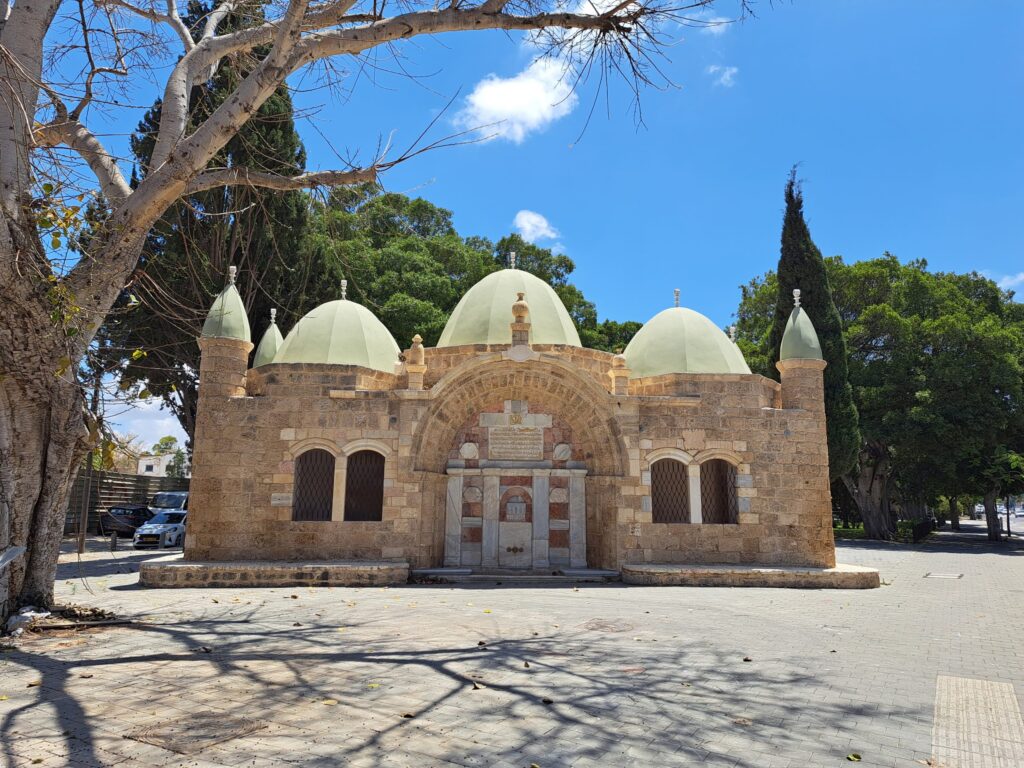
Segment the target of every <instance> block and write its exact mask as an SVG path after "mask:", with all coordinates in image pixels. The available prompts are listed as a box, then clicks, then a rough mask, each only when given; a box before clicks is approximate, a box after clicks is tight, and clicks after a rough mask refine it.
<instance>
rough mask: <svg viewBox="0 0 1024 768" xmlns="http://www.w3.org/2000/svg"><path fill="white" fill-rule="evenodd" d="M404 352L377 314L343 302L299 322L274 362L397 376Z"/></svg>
mask: <svg viewBox="0 0 1024 768" xmlns="http://www.w3.org/2000/svg"><path fill="white" fill-rule="evenodd" d="M400 351H401V350H399V349H398V344H396V343H395V340H394V338H392V336H391V334H390V333H389V332H388V329H387V328H385V327H384V324H383V323H382V322H381V321H380V320H378V319H377V318H376V317H375V316H374V314H373V312H371V311H370V310H368V309H367V308H366V307H364V306H363V305H362V304H356V303H355V302H353V301H347V300H345V299H340V300H338V301H329V302H327V303H326V304H321V305H320V306H319V307H317V308H316V309H314V310H311V311H310V312H309V313H308V314H307V315H306V316H305V317H303V318H302V319H301V320H299V322H297V323H296V324H295V327H294V328H292V329H291V331H289V333H288V336H287V337H286V338H285V340H284V343H283V344H281V348H280V349H279V350H278V351H277V355H276V356H275V357H274V362H275V363H327V364H329V365H361V366H363V367H364V368H373V369H374V370H377V371H384V372H386V373H394V371H395V363H397V362H398V355H399V353H400Z"/></svg>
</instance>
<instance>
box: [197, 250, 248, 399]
mask: <svg viewBox="0 0 1024 768" xmlns="http://www.w3.org/2000/svg"><path fill="white" fill-rule="evenodd" d="M235 274H236V269H235V267H228V284H227V285H226V286H224V290H223V291H221V292H220V294H218V296H217V298H216V299H215V300H214V302H213V306H212V307H211V308H210V314H208V315H207V316H206V322H205V323H203V332H202V335H201V336H200V337H199V351H200V357H199V361H200V362H199V397H200V398H203V397H210V396H215V397H216V396H220V397H241V396H243V395H245V372H246V370H247V369H248V367H249V353H250V352H252V339H251V338H250V335H249V318H248V316H247V315H246V314H245V306H243V304H242V297H241V296H239V295H238V289H237V288H235Z"/></svg>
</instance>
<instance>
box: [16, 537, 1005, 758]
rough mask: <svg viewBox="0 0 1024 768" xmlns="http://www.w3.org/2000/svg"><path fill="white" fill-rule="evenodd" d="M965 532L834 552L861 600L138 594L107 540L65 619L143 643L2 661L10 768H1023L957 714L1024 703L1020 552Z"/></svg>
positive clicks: (606, 593) (473, 593) (130, 560)
mask: <svg viewBox="0 0 1024 768" xmlns="http://www.w3.org/2000/svg"><path fill="white" fill-rule="evenodd" d="M965 527H966V528H967V529H968V531H967V533H966V534H965V535H962V536H959V537H954V536H951V535H949V534H944V535H942V536H939V537H937V538H936V539H935V540H934V541H933V542H931V543H928V544H926V545H920V546H916V547H909V546H897V545H887V544H860V543H856V544H845V545H841V546H840V548H839V559H840V561H842V562H847V563H853V564H858V565H868V566H872V567H877V568H879V569H880V570H881V573H882V578H883V581H884V586H883V587H882V588H881V589H877V590H865V591H830V590H822V591H811V590H769V589H728V588H685V587H626V586H622V585H616V584H611V585H587V584H581V585H579V586H578V587H573V586H571V585H565V586H562V585H557V586H533V587H529V586H528V587H522V586H509V585H503V586H499V587H494V586H490V587H488V586H481V585H472V586H452V585H445V586H442V585H429V586H427V585H422V586H408V587H402V588H389V589H380V588H364V589H347V588H323V589H308V588H303V589H254V590H233V589H218V590H213V589H202V590H145V589H140V588H138V587H137V578H138V576H137V570H138V563H139V561H140V560H142V559H144V558H146V557H152V556H154V555H152V554H151V553H150V554H136V553H134V552H130V551H121V552H117V553H115V554H113V555H112V554H111V553H109V552H104V551H103V549H102V544H101V542H99V541H95V542H92V545H91V549H93V550H94V551H91V552H89V553H87V554H86V555H84V556H82V558H81V559H79V557H78V556H77V555H75V554H71V553H69V554H66V555H64V556H63V558H62V561H61V566H60V573H59V580H58V593H59V597H60V599H61V600H63V601H65V602H73V603H77V604H82V605H95V606H100V607H104V608H108V609H112V610H115V611H117V612H118V613H119V614H120V615H121V616H123V617H126V618H131V619H134V620H136V621H137V622H138V623H137V624H135V625H133V626H130V627H122V628H106V629H103V630H100V631H93V632H88V633H85V632H79V633H77V634H73V633H67V632H65V633H48V634H46V635H44V636H39V637H32V638H29V639H26V640H23V641H20V642H19V643H18V645H17V647H16V648H15V649H14V650H8V651H5V652H3V653H0V697H4V698H2V699H0V755H2V756H0V763H2V764H3V765H7V766H19V767H20V766H31V765H41V766H44V767H49V766H65V765H66V766H124V767H125V768H129V767H132V768H134V767H135V766H189V767H190V768H214V767H215V766H250V767H255V768H261V767H263V766H282V767H283V768H287V767H288V766H292V765H303V766H343V765H344V766H356V767H358V766H388V767H391V766H410V767H413V766H415V767H417V768H418V767H419V766H467V767H469V766H494V767H495V768H512V767H513V766H519V767H522V768H526V767H527V766H530V765H531V764H535V765H537V766H540V767H541V768H562V767H563V766H564V767H569V766H571V767H572V768H585V767H588V766H594V767H596V766H601V767H602V768H607V767H608V766H690V765H694V766H742V767H744V768H746V767H750V768H754V767H757V768H814V767H816V766H844V765H851V764H852V763H850V762H849V761H848V760H847V755H850V754H851V753H857V754H859V755H860V756H861V758H862V760H861V763H860V764H861V765H865V766H887V767H889V766H916V765H929V764H931V765H939V764H940V762H939V759H941V760H942V761H943V762H942V763H941V764H942V765H945V766H947V768H958V764H959V765H961V766H972V768H973V766H979V768H989V767H990V766H991V767H992V768H1020V765H1019V764H1015V763H1011V762H1008V761H1009V760H1011V759H1013V757H1012V756H1013V755H1014V754H1018V753H1015V752H1014V749H1016V748H1017V747H1021V748H1024V744H1018V743H1017V742H1015V739H1020V740H1024V735H1016V736H1015V735H1014V733H1013V728H1014V726H1013V720H1012V717H1011V716H1010V715H1006V713H1004V712H1002V711H1001V712H999V713H995V715H999V717H995V716H994V715H993V717H988V716H987V715H986V713H985V712H984V711H983V710H984V708H985V707H986V700H985V696H984V695H981V696H980V698H979V697H978V696H975V697H974V698H971V696H970V695H969V694H968V693H964V694H958V693H956V692H957V691H967V692H970V691H978V690H981V691H984V690H998V691H1001V692H1003V693H1002V694H1001V701H1002V704H1001V705H1000V706H1001V707H1003V708H1004V709H1005V707H1006V702H1007V700H1008V701H1010V702H1012V701H1013V698H1012V696H1010V693H1012V694H1013V695H1015V696H1016V697H1017V701H1018V702H1019V701H1020V697H1021V695H1022V693H1024V599H1022V598H1024V546H1022V545H1021V544H1019V543H1014V544H999V545H990V544H987V543H984V542H983V541H981V540H980V539H979V538H978V537H977V536H974V537H972V536H971V534H970V531H976V532H977V531H980V524H974V525H973V527H971V524H965ZM928 573H933V574H963V577H962V578H926V577H925V576H926V574H928ZM747 659H749V661H748V660H747ZM940 677H941V678H956V679H958V680H968V681H988V682H989V683H992V684H996V686H995V687H992V686H989V687H988V688H986V687H985V686H981V685H980V684H976V683H963V684H960V683H949V684H944V685H943V688H942V691H943V692H942V695H941V696H940V702H941V703H940V709H941V710H942V711H941V712H940V713H939V715H940V716H939V717H938V722H940V727H939V728H938V729H936V727H935V724H936V722H937V720H936V691H937V684H938V682H939V679H940ZM979 686H980V687H979ZM1007 686H1010V688H1007ZM957 696H961V698H960V699H957ZM1008 696H1009V699H1007V697H1008ZM960 713H966V714H967V715H970V717H964V716H961V714H960ZM979 713H980V715H979ZM988 714H990V715H991V714H993V713H988ZM1007 717H1010V719H1009V720H1007ZM230 718H245V719H248V720H254V721H257V722H258V724H260V725H262V726H263V727H261V728H260V729H259V730H257V731H255V732H253V733H250V734H248V735H244V736H241V737H238V738H233V739H230V740H227V741H223V742H221V743H218V744H215V745H212V746H208V747H206V748H205V749H202V751H200V752H198V753H194V754H190V755H182V754H178V753H175V752H172V751H169V750H167V749H164V748H161V747H159V746H154V745H150V744H146V743H142V742H139V741H136V740H132V739H126V738H124V736H125V735H126V734H129V733H132V732H136V731H138V730H140V729H143V728H152V727H155V726H164V727H166V726H172V727H178V726H180V732H181V734H182V735H186V736H187V735H188V734H192V735H193V736H197V735H198V734H199V733H200V730H199V729H200V726H202V730H203V732H205V731H206V730H207V729H209V728H211V727H212V728H214V729H215V728H216V727H219V726H220V725H230V723H231V722H232V721H231V720H229V719H230ZM1017 718H1018V719H1017V722H1019V714H1018V715H1017ZM1004 721H1006V723H1008V725H1007V726H1006V727H1009V728H1010V731H1009V732H1007V731H1006V728H1005V727H1003V726H1001V725H998V724H999V723H1003V722H1004ZM974 723H979V725H973V724H974ZM985 723H989V725H987V726H986V725H985ZM992 723H996V724H997V725H991V724H992ZM997 726H998V727H997ZM998 728H1003V730H998ZM993 729H995V730H993ZM937 733H940V734H952V736H948V737H944V736H937V735H936V734H937ZM954 736H955V739H956V742H955V743H953V742H952V741H950V740H951V739H953V737H954ZM933 739H940V740H943V744H941V745H940V747H941V749H938V748H936V746H935V745H934V744H933ZM950 745H952V746H950ZM1000 749H1002V751H1000ZM937 752H939V753H941V758H935V759H933V757H934V756H935V754H936V753H937ZM929 761H931V762H929Z"/></svg>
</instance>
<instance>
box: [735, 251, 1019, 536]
mask: <svg viewBox="0 0 1024 768" xmlns="http://www.w3.org/2000/svg"><path fill="white" fill-rule="evenodd" d="M825 266H826V269H827V271H828V277H829V283H830V285H831V287H832V292H833V297H834V300H835V304H836V307H837V309H838V311H839V314H840V317H841V319H842V322H843V326H844V329H845V331H844V333H845V338H846V344H847V348H848V350H849V361H850V366H849V371H850V373H849V375H850V382H851V384H852V387H853V393H854V397H855V403H856V406H857V409H858V412H859V415H860V428H861V433H862V445H861V452H860V456H859V460H858V464H857V466H856V467H855V468H854V469H853V470H852V471H851V472H849V473H847V474H846V475H844V476H843V477H842V482H843V484H844V488H843V491H842V494H844V495H845V494H846V493H847V492H848V493H849V496H850V498H851V499H852V501H854V502H855V503H856V505H857V509H858V511H859V513H860V515H861V518H862V519H863V521H864V524H865V528H866V531H867V533H868V535H870V536H872V537H875V538H890V537H891V536H892V535H893V533H894V529H893V525H892V518H893V515H892V514H891V509H890V502H891V501H892V500H895V501H896V503H897V504H898V506H899V509H900V511H901V513H902V514H903V515H904V516H905V517H914V516H915V515H919V514H920V513H921V512H922V510H923V508H924V507H925V505H932V504H935V503H937V502H938V501H939V499H940V498H941V497H945V498H947V499H949V498H952V497H957V496H960V495H963V494H977V495H978V496H982V495H989V498H990V500H991V502H992V506H993V511H994V499H995V497H996V495H998V494H999V493H1000V492H1001V490H1005V489H1007V488H1015V487H1016V482H1017V480H1018V479H1019V478H1018V474H1015V473H1017V472H1019V465H1018V464H1017V463H1016V460H1015V458H1014V457H1015V455H1017V454H1019V452H1020V437H1019V436H1020V434H1021V432H1022V431H1024V428H1022V426H1021V416H1022V413H1021V412H1022V402H1021V400H1022V387H1024V380H1022V377H1024V374H1022V370H1024V366H1022V361H1024V341H1022V338H1024V336H1022V330H1024V323H1022V322H1021V314H1022V312H1021V307H1020V305H1019V304H1018V303H1016V302H1014V301H1013V296H1012V294H1010V293H1008V292H1005V291H1001V290H999V288H998V287H997V286H996V285H995V284H994V283H993V282H992V281H991V280H988V279H987V278H984V277H982V276H980V275H977V274H967V275H955V274H948V273H932V272H929V271H928V269H927V264H925V262H923V261H913V262H910V263H907V264H901V263H900V262H899V260H898V259H897V258H896V257H895V256H892V255H890V254H885V255H884V256H882V257H881V258H878V259H872V260H870V261H863V262H858V263H855V264H845V263H844V262H843V261H842V259H840V258H838V257H832V258H829V259H826V260H825ZM776 285H777V282H776V278H775V275H774V273H769V274H767V275H765V276H763V277H761V278H757V279H755V280H753V281H751V282H750V283H749V284H748V285H747V286H744V290H743V301H742V304H741V307H740V310H739V318H740V320H739V325H740V334H741V341H740V343H741V344H743V345H746V346H748V347H750V348H751V349H752V350H753V352H754V354H753V355H752V357H751V359H752V360H754V361H755V363H752V367H754V365H756V361H758V360H761V361H766V358H767V356H768V353H769V350H768V349H767V343H768V341H767V335H768V334H767V332H766V328H767V327H768V325H769V324H770V322H771V317H772V315H771V310H770V309H769V308H768V307H769V305H770V304H771V305H772V306H774V305H773V303H772V302H773V301H774V297H775V296H776V295H777V289H776ZM762 364H765V363H762ZM755 370H756V368H755ZM759 372H766V371H759ZM838 496H840V494H837V497H838Z"/></svg>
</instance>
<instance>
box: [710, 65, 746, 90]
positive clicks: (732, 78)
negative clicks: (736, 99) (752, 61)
mask: <svg viewBox="0 0 1024 768" xmlns="http://www.w3.org/2000/svg"><path fill="white" fill-rule="evenodd" d="M706 71H707V73H708V74H709V75H711V77H712V79H713V81H714V84H715V85H721V86H723V87H725V88H732V87H733V86H734V85H736V73H737V72H739V71H740V68H739V67H722V66H719V65H718V64H712V65H711V66H710V67H708V68H707V70H706Z"/></svg>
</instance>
